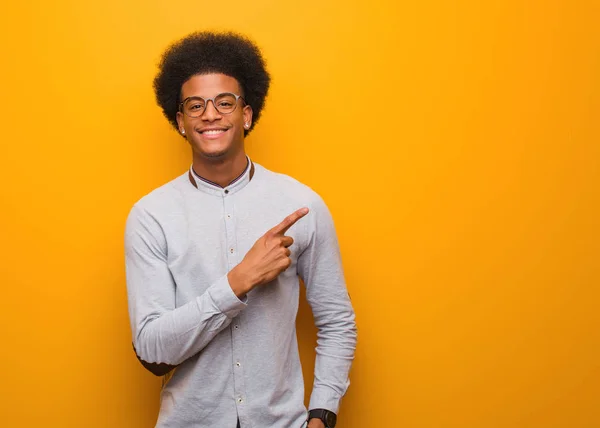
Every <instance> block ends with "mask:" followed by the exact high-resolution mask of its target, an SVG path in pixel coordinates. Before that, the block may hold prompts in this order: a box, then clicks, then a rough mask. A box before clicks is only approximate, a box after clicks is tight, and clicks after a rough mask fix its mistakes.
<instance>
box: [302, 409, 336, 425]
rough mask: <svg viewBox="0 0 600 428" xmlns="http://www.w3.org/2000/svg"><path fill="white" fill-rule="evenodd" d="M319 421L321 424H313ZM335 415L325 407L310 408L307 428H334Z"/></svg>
mask: <svg viewBox="0 0 600 428" xmlns="http://www.w3.org/2000/svg"><path fill="white" fill-rule="evenodd" d="M316 421H319V422H320V423H321V424H322V425H313V424H316ZM336 423H337V415H336V414H335V413H333V412H332V411H330V410H327V409H311V410H309V412H308V428H323V427H324V428H335V425H336Z"/></svg>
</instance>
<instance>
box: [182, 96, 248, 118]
mask: <svg viewBox="0 0 600 428" xmlns="http://www.w3.org/2000/svg"><path fill="white" fill-rule="evenodd" d="M222 95H233V96H234V97H235V107H234V108H233V110H231V111H230V112H228V113H223V112H222V111H221V110H219V108H218V107H217V104H216V103H215V99H216V98H219V97H220V96H222ZM240 98H241V99H242V101H243V102H244V104H246V100H245V99H244V97H242V96H241V95H237V94H234V93H233V92H221V93H220V94H217V95H215V96H214V97H212V98H204V97H201V96H197V95H193V96H191V97H187V98H186V99H185V100H183V101H182V102H180V103H179V111H180V112H181V113H183V114H185V115H186V116H187V117H191V118H193V119H195V118H198V117H200V116H202V115H203V114H204V113H205V112H206V107H208V102H209V101H212V105H213V107H214V109H215V110H216V111H217V112H218V113H219V114H231V113H233V112H234V111H235V110H236V109H237V105H238V100H239V99H240ZM191 99H197V100H202V101H204V108H203V109H202V111H201V112H200V114H199V115H198V116H190V115H189V114H187V113H186V112H185V109H184V108H183V105H184V104H185V103H186V102H187V101H188V100H191Z"/></svg>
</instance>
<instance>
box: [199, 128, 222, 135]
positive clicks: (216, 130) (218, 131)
mask: <svg viewBox="0 0 600 428" xmlns="http://www.w3.org/2000/svg"><path fill="white" fill-rule="evenodd" d="M222 132H225V130H224V129H209V130H208V131H204V132H202V133H203V134H209V135H215V134H220V133H222Z"/></svg>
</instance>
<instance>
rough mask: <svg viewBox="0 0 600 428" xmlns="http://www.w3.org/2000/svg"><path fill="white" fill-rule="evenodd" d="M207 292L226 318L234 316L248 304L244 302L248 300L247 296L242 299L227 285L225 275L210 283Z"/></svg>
mask: <svg viewBox="0 0 600 428" xmlns="http://www.w3.org/2000/svg"><path fill="white" fill-rule="evenodd" d="M207 292H208V295H209V296H210V298H211V300H212V301H213V303H214V305H215V306H216V307H217V308H219V310H220V311H221V312H222V313H223V314H225V316H226V317H227V318H234V317H235V316H237V315H238V314H239V313H240V312H241V311H242V310H243V309H244V308H245V307H246V306H248V305H247V304H246V302H247V301H248V298H247V297H244V300H243V301H242V300H240V299H238V297H237V296H236V295H235V293H234V292H233V290H232V289H231V286H230V285H229V281H228V279H227V275H225V276H223V277H222V278H220V279H219V280H218V281H217V282H215V283H214V284H213V285H211V286H210V288H209V289H208V290H207Z"/></svg>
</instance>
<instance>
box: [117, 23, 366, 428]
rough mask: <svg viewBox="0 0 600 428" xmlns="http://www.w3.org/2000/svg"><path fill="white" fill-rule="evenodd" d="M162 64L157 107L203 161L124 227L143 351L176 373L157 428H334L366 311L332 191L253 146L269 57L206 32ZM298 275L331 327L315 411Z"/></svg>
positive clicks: (231, 37)
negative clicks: (350, 280)
mask: <svg viewBox="0 0 600 428" xmlns="http://www.w3.org/2000/svg"><path fill="white" fill-rule="evenodd" d="M159 68H160V70H159V73H158V75H157V76H156V78H155V81H154V88H155V92H156V98H157V101H158V104H159V105H160V106H161V108H162V109H163V112H164V114H165V116H166V117H167V119H168V120H169V121H170V123H171V124H172V125H173V126H174V127H175V129H177V131H178V132H179V133H180V134H181V135H182V136H183V137H185V138H186V139H187V141H188V143H189V144H190V146H191V148H192V165H191V168H190V170H189V171H187V172H186V173H185V174H183V175H181V176H180V177H178V178H176V179H174V180H173V181H171V182H169V183H167V184H166V185H164V186H162V187H160V188H158V189H156V190H154V191H153V192H151V193H150V194H148V195H147V196H145V197H144V198H142V199H141V200H140V201H139V202H137V203H136V204H135V205H134V207H133V208H132V210H131V213H130V214H129V217H128V219H127V226H126V234H125V250H126V251H125V252H126V268H127V288H128V298H129V310H130V319H131V328H132V332H133V345H134V349H135V351H136V354H137V356H138V358H139V359H140V361H141V362H142V364H144V366H145V367H146V368H148V369H149V370H150V371H152V372H153V373H155V374H157V375H165V378H164V382H163V388H162V392H161V405H160V412H159V416H158V422H157V426H158V427H161V428H162V427H165V428H166V427H172V428H184V427H195V428H197V427H206V428H215V427H225V428H227V427H231V428H234V427H236V424H237V426H238V427H240V428H248V427H253V428H290V427H298V428H299V427H301V426H306V422H307V420H308V427H310V428H323V427H329V428H333V427H334V426H335V422H336V413H337V411H338V409H339V404H340V400H341V398H342V396H343V395H344V393H345V392H346V389H347V387H348V385H349V381H348V372H349V369H350V365H351V362H352V359H353V357H354V349H355V345H356V326H355V322H354V312H353V309H352V306H351V304H350V300H349V297H348V293H347V291H346V286H345V283H344V277H343V273H342V267H341V262H340V256H339V248H338V243H337V238H336V235H335V230H334V226H333V222H332V219H331V216H330V214H329V211H328V210H327V207H326V206H325V204H324V203H323V201H322V200H321V198H320V197H319V196H318V195H317V194H315V193H314V192H313V191H312V190H310V189H309V188H308V187H307V186H304V185H302V184H301V183H299V182H297V181H296V180H294V179H292V178H290V177H287V176H285V175H281V174H276V173H274V172H271V171H268V170H267V169H265V168H263V167H261V166H260V165H258V164H256V163H253V162H252V161H251V160H250V159H249V158H248V157H247V155H246V153H245V150H244V138H245V136H246V135H247V134H248V133H249V132H250V130H251V129H252V128H253V126H254V125H255V124H256V122H257V120H258V119H259V117H260V113H261V110H262V107H263V105H264V100H265V97H266V95H267V91H268V88H269V82H270V78H269V74H268V73H267V71H266V70H265V65H264V61H263V58H262V56H261V54H260V51H259V50H258V48H257V47H256V46H255V45H254V44H253V43H252V42H250V41H249V40H247V39H246V38H244V37H242V36H239V35H236V34H231V33H226V34H222V33H195V34H192V35H190V36H188V37H186V38H184V39H182V40H180V41H179V42H177V43H175V44H174V45H172V46H171V47H170V48H169V49H168V50H167V51H166V52H165V54H164V55H163V58H162V61H161V63H160V67H159ZM298 276H300V277H301V278H302V279H303V281H304V283H305V285H306V296H307V300H308V302H309V304H310V305H311V307H312V311H313V315H314V318H315V323H316V325H317V327H318V330H319V333H318V342H317V349H316V351H317V357H316V365H315V378H314V386H313V391H312V394H311V399H310V407H309V409H310V411H309V412H308V413H307V411H306V408H305V407H304V403H303V399H304V385H303V379H302V371H301V367H300V360H299V357H298V346H297V340H296V330H295V320H296V314H297V309H298V298H299V281H298Z"/></svg>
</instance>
